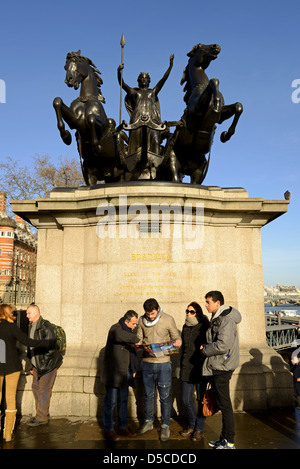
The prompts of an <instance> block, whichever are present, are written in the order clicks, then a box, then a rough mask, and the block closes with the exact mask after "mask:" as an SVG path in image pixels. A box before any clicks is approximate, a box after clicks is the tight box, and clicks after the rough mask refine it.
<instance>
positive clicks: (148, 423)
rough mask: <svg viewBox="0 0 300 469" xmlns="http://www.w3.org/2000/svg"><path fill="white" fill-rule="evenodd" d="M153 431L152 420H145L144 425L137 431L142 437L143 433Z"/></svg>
mask: <svg viewBox="0 0 300 469" xmlns="http://www.w3.org/2000/svg"><path fill="white" fill-rule="evenodd" d="M152 429H153V422H152V420H146V421H145V423H144V425H143V426H142V427H141V428H140V429H139V432H138V433H139V434H140V435H142V434H143V433H146V432H149V430H152Z"/></svg>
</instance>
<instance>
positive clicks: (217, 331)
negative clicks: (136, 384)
mask: <svg viewBox="0 0 300 469" xmlns="http://www.w3.org/2000/svg"><path fill="white" fill-rule="evenodd" d="M205 306H206V309H207V311H208V313H210V314H211V319H210V320H208V318H207V317H206V316H205V315H204V314H203V311H202V308H201V306H200V305H199V304H198V303H197V302H191V303H190V304H189V305H188V306H187V309H186V311H185V323H184V325H183V328H182V333H181V335H180V333H179V331H178V329H177V327H176V323H175V320H174V318H173V316H171V315H169V314H167V313H165V312H163V311H162V309H161V307H160V306H159V304H158V302H157V300H156V299H155V298H149V299H147V300H146V301H145V302H144V305H143V308H144V314H143V315H142V316H141V317H139V318H138V314H137V313H136V312H135V311H133V310H129V311H127V312H126V314H125V315H124V317H122V318H121V319H120V320H119V322H118V323H117V324H114V325H113V326H112V327H111V328H110V330H109V333H108V337H107V343H106V347H105V355H104V378H105V386H106V394H105V399H104V406H103V426H104V436H105V438H106V439H107V440H110V441H117V440H118V439H119V436H120V435H123V436H136V435H137V434H144V433H146V432H148V431H150V430H152V429H153V423H154V411H155V393H156V388H157V390H158V394H159V399H160V406H161V432H160V439H161V440H162V441H167V440H168V439H169V437H170V419H171V387H172V365H171V359H170V355H165V354H161V355H160V356H153V355H152V354H149V351H147V347H145V348H144V352H143V356H142V357H141V358H140V357H139V356H138V354H137V347H136V346H141V345H143V344H156V343H162V342H166V341H173V344H174V346H175V347H180V379H181V382H182V401H183V404H184V406H185V409H186V412H187V416H188V426H187V428H185V429H183V431H182V432H181V435H182V436H184V437H187V438H191V439H192V440H193V441H200V440H201V439H203V436H204V425H205V417H204V416H203V412H202V407H203V406H202V401H203V396H204V393H205V391H206V388H207V383H208V382H209V383H210V384H211V387H212V389H213V390H214V393H215V398H216V402H217V405H218V408H219V410H220V411H221V412H222V431H221V434H220V437H219V438H218V440H216V441H210V442H209V445H210V446H211V447H213V448H217V449H234V448H235V446H234V435H235V425H234V414H233V408H232V403H231V398H230V390H229V383H230V379H231V376H232V374H233V372H234V370H235V369H236V368H237V366H238V364H239V339H238V330H237V325H238V324H239V323H240V321H241V314H240V313H239V311H237V310H236V309H235V308H233V307H231V306H226V305H225V304H224V297H223V295H222V293H221V292H220V291H210V292H208V293H207V294H206V295H205ZM139 367H140V370H141V376H142V381H143V386H144V395H145V418H144V422H143V424H142V425H141V427H140V429H139V430H138V431H137V432H135V431H134V430H132V429H131V428H130V427H129V426H128V419H127V407H128V387H129V386H130V385H132V380H134V378H135V376H136V373H137V371H138V369H139ZM194 390H196V396H197V403H198V408H197V409H196V408H195V405H194V402H193V395H194ZM117 402H118V404H117V409H118V425H117V428H116V429H115V425H114V418H113V412H114V409H115V406H116V403H117Z"/></svg>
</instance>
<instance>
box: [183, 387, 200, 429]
mask: <svg viewBox="0 0 300 469" xmlns="http://www.w3.org/2000/svg"><path fill="white" fill-rule="evenodd" d="M194 386H195V388H196V396H197V402H198V412H197V411H196V408H195V406H194V402H193V394H194ZM205 391H206V382H201V383H196V384H194V383H188V382H186V381H183V382H182V402H183V405H184V407H185V410H186V412H187V415H188V421H189V428H192V429H193V430H201V431H202V432H203V430H204V424H205V417H204V416H203V414H202V408H203V404H202V401H203V396H204V393H205Z"/></svg>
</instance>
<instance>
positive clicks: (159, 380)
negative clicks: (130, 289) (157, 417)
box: [137, 298, 181, 441]
mask: <svg viewBox="0 0 300 469" xmlns="http://www.w3.org/2000/svg"><path fill="white" fill-rule="evenodd" d="M143 306H144V311H145V314H144V315H143V316H141V317H140V318H139V322H138V327H137V337H138V338H139V339H140V340H141V341H142V344H151V345H152V347H151V349H150V348H149V347H144V353H143V358H142V362H141V371H142V378H143V384H144V389H145V422H144V424H143V425H142V427H141V428H140V431H139V433H140V434H142V433H146V432H147V431H149V430H152V428H153V420H154V408H155V388H156V386H157V388H158V392H159V398H160V404H161V435H160V438H161V440H162V441H167V440H168V439H169V437H170V429H169V426H170V418H171V399H170V392H171V386H172V365H171V361H170V353H172V352H174V351H175V350H176V349H177V348H179V347H180V346H181V339H180V334H179V332H178V329H177V327H176V324H175V321H174V318H173V317H172V316H170V315H169V314H166V313H164V312H163V311H162V310H161V308H160V306H159V304H158V302H157V301H156V300H155V299H154V298H149V299H148V300H146V301H145V303H144V305H143ZM163 342H169V344H164V345H163V347H161V348H160V346H159V345H158V344H161V343H163ZM166 348H169V353H168V352H166Z"/></svg>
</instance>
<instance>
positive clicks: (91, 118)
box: [87, 114, 102, 156]
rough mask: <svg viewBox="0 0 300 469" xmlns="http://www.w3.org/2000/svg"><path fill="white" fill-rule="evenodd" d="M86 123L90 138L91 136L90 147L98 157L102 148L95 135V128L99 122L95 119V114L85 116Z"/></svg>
mask: <svg viewBox="0 0 300 469" xmlns="http://www.w3.org/2000/svg"><path fill="white" fill-rule="evenodd" d="M87 122H88V125H89V127H90V130H91V136H92V145H93V148H94V151H95V154H96V155H97V156H99V155H100V154H101V151H102V147H101V145H100V144H99V139H98V135H97V127H98V128H100V127H99V121H98V119H97V116H96V115H95V114H88V115H87Z"/></svg>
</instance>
